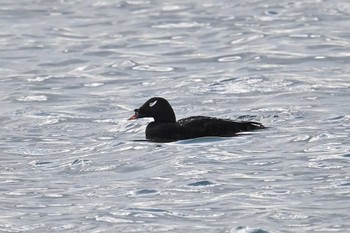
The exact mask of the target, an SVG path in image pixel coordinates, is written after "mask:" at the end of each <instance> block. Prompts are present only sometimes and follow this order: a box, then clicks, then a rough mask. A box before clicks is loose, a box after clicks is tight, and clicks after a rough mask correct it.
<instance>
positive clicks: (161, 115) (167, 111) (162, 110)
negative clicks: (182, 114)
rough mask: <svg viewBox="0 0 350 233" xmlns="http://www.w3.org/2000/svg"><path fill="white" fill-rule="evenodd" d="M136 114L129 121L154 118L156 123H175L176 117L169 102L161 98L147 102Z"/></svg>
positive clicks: (136, 110) (154, 98)
mask: <svg viewBox="0 0 350 233" xmlns="http://www.w3.org/2000/svg"><path fill="white" fill-rule="evenodd" d="M134 111H135V114H134V115H133V116H131V117H130V118H129V120H135V119H138V118H144V117H153V119H154V121H155V122H163V123H174V122H176V117H175V113H174V110H173V108H172V107H171V106H170V104H169V102H168V101H167V100H166V99H164V98H161V97H153V98H151V99H149V100H147V101H146V102H145V103H144V104H143V105H142V106H141V107H140V108H138V109H135V110H134Z"/></svg>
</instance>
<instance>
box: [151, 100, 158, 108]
mask: <svg viewBox="0 0 350 233" xmlns="http://www.w3.org/2000/svg"><path fill="white" fill-rule="evenodd" d="M156 103H157V100H155V101H153V102H150V103H149V106H150V107H151V108H152V107H153V106H154V105H156Z"/></svg>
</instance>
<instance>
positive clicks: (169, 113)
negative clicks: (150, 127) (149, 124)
mask: <svg viewBox="0 0 350 233" xmlns="http://www.w3.org/2000/svg"><path fill="white" fill-rule="evenodd" d="M169 107H170V106H169ZM153 118H154V121H155V122H162V123H175V122H176V117H175V112H174V110H173V109H172V107H170V108H168V109H164V111H163V112H162V114H159V115H157V116H155V117H153Z"/></svg>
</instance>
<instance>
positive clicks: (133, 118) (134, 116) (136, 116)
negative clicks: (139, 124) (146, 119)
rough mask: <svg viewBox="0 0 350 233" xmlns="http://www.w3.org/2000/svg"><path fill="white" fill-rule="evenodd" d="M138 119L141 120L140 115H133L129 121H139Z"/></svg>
mask: <svg viewBox="0 0 350 233" xmlns="http://www.w3.org/2000/svg"><path fill="white" fill-rule="evenodd" d="M137 118H139V115H138V114H134V115H132V116H131V117H130V118H129V119H128V120H129V121H130V120H135V119H137Z"/></svg>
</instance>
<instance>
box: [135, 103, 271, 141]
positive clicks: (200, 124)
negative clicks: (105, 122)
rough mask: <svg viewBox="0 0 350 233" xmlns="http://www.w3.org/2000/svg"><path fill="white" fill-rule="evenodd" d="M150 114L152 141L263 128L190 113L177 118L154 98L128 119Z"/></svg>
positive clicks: (246, 122)
mask: <svg viewBox="0 0 350 233" xmlns="http://www.w3.org/2000/svg"><path fill="white" fill-rule="evenodd" d="M143 117H153V118H154V121H153V122H151V123H149V124H148V125H147V128H146V139H149V140H152V141H176V140H184V139H191V138H199V137H210V136H211V137H232V136H236V135H237V133H239V132H244V131H252V130H256V129H263V128H265V127H264V126H263V125H262V124H260V123H258V122H253V121H245V122H235V121H232V120H229V119H219V118H214V117H207V116H192V117H188V118H183V119H181V120H178V121H176V118H175V113H174V110H173V109H172V107H171V106H170V104H169V103H168V101H167V100H165V99H163V98H161V97H154V98H151V99H149V100H148V101H147V102H146V103H144V104H143V105H142V106H141V107H140V108H139V109H135V115H133V116H132V117H130V118H129V120H132V119H137V118H143Z"/></svg>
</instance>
